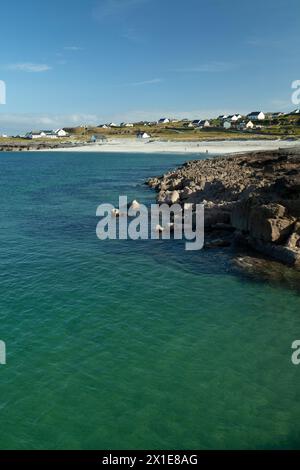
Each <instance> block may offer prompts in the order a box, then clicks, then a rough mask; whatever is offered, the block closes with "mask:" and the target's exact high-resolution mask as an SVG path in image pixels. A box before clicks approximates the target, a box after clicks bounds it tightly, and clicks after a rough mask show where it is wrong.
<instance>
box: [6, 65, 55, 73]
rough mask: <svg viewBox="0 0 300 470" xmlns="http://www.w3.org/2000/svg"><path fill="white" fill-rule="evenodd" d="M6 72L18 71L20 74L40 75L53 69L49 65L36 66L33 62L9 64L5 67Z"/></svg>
mask: <svg viewBox="0 0 300 470" xmlns="http://www.w3.org/2000/svg"><path fill="white" fill-rule="evenodd" d="M5 69H6V70H16V71H19V72H31V73H40V72H47V71H48V70H51V69H52V67H51V66H50V65H47V64H35V63H32V62H19V63H17V64H9V65H6V66H5Z"/></svg>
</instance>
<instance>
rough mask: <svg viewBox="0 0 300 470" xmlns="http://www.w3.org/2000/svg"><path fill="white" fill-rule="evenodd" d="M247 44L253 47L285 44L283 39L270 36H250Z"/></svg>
mask: <svg viewBox="0 0 300 470" xmlns="http://www.w3.org/2000/svg"><path fill="white" fill-rule="evenodd" d="M246 44H248V46H253V47H278V46H281V45H282V44H283V41H280V40H278V39H269V38H250V39H247V41H246Z"/></svg>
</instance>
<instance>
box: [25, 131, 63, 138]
mask: <svg viewBox="0 0 300 470" xmlns="http://www.w3.org/2000/svg"><path fill="white" fill-rule="evenodd" d="M25 137H26V138H27V139H43V138H44V139H45V138H47V139H57V138H58V136H57V135H56V134H55V132H53V131H31V132H28V133H27V134H26V136H25Z"/></svg>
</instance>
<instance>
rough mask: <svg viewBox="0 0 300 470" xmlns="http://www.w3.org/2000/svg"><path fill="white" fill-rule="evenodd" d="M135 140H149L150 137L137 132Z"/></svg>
mask: <svg viewBox="0 0 300 470" xmlns="http://www.w3.org/2000/svg"><path fill="white" fill-rule="evenodd" d="M137 138H138V139H149V138H150V135H149V134H147V132H139V133H138V134H137Z"/></svg>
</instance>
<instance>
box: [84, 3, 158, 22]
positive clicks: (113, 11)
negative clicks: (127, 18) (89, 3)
mask: <svg viewBox="0 0 300 470" xmlns="http://www.w3.org/2000/svg"><path fill="white" fill-rule="evenodd" d="M148 1H149V0H102V1H101V2H98V4H97V5H96V7H95V8H94V11H93V15H94V17H95V18H96V19H97V20H102V19H103V18H107V17H109V16H110V17H121V16H122V15H124V13H126V12H128V11H130V10H132V9H134V8H137V7H139V6H141V5H143V4H145V3H147V2H148Z"/></svg>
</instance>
